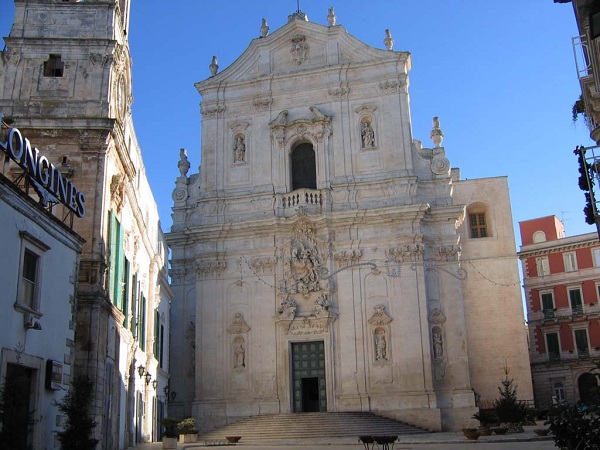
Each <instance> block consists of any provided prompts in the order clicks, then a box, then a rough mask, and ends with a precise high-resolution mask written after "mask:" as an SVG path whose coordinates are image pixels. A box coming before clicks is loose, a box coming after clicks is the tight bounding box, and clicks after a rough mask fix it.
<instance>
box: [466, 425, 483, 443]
mask: <svg viewBox="0 0 600 450" xmlns="http://www.w3.org/2000/svg"><path fill="white" fill-rule="evenodd" d="M462 432H463V434H464V435H465V437H466V438H467V439H470V440H471V441H476V440H477V438H479V436H480V433H479V429H477V428H463V429H462Z"/></svg>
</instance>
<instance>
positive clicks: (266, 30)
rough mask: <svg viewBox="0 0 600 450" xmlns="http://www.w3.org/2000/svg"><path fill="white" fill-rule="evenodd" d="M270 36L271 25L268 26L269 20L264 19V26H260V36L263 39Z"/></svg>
mask: <svg viewBox="0 0 600 450" xmlns="http://www.w3.org/2000/svg"><path fill="white" fill-rule="evenodd" d="M268 34H269V25H268V24H267V19H265V18H264V17H263V20H262V25H261V26H260V35H261V37H267V35H268Z"/></svg>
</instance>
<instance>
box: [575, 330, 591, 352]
mask: <svg viewBox="0 0 600 450" xmlns="http://www.w3.org/2000/svg"><path fill="white" fill-rule="evenodd" d="M575 346H576V347H577V357H578V358H589V357H590V346H589V343H588V335H587V330H575Z"/></svg>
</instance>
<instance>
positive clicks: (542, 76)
mask: <svg viewBox="0 0 600 450" xmlns="http://www.w3.org/2000/svg"><path fill="white" fill-rule="evenodd" d="M330 6H334V8H335V12H336V15H337V24H338V25H342V26H344V27H345V28H346V30H347V31H348V32H349V33H350V34H352V35H354V36H355V37H357V38H358V39H360V40H362V41H363V42H365V43H367V44H369V45H372V46H374V47H377V48H384V46H383V38H384V30H385V29H386V28H389V29H390V31H391V33H392V35H393V37H394V40H395V45H394V50H402V51H409V52H411V56H412V63H413V70H412V71H411V73H410V74H409V76H410V87H409V94H410V98H411V113H412V124H413V130H412V131H413V138H415V139H419V140H421V141H423V143H424V145H426V146H430V145H431V141H430V140H429V131H430V129H431V119H432V117H433V116H439V117H440V121H441V127H442V129H443V130H444V133H445V139H444V147H445V149H446V154H447V156H448V158H449V159H450V162H451V164H452V166H453V167H459V168H460V169H461V176H462V178H469V179H472V178H481V177H494V176H504V175H507V176H508V180H509V186H510V193H511V201H512V213H513V219H514V222H515V230H516V231H515V232H516V236H515V238H516V242H517V245H518V244H519V242H520V236H519V234H518V228H517V222H518V221H521V220H527V219H531V218H535V217H541V216H546V215H552V214H555V215H557V216H558V217H559V218H562V219H563V220H564V222H565V227H566V231H567V235H574V234H580V233H588V232H593V231H595V228H594V227H592V226H589V225H586V224H585V222H584V217H583V213H582V209H583V207H584V197H583V193H582V192H581V191H580V190H579V188H578V187H577V161H576V158H575V156H574V155H573V153H572V151H573V149H574V148H575V146H576V145H586V146H588V145H592V144H593V143H592V141H591V140H590V139H589V133H588V130H587V128H586V127H585V125H584V123H583V121H581V120H580V121H578V122H576V123H573V121H572V119H571V107H572V105H573V103H574V102H575V100H576V99H577V98H578V96H579V93H580V88H579V84H578V80H577V73H576V69H575V63H574V57H573V49H572V44H571V38H572V37H573V36H576V35H577V29H576V26H575V19H574V15H573V8H572V5H571V4H555V3H553V1H552V0H504V1H497V2H490V1H483V0H446V1H442V0H419V1H408V0H404V1H399V0H371V1H370V2H368V3H366V2H363V1H359V0H328V1H327V2H324V1H319V0H301V2H300V7H301V9H302V11H304V12H306V13H307V14H308V17H309V20H311V21H313V22H316V23H321V24H326V23H327V22H326V15H327V10H328V8H329V7H330ZM295 10H296V0H269V1H267V0H253V1H248V0H228V1H222V2H220V3H219V2H209V1H206V0H175V1H164V0H133V2H132V7H131V23H130V29H129V32H128V36H129V40H130V47H131V53H132V57H133V95H134V103H133V106H132V111H133V119H134V123H135V128H136V133H137V137H138V141H139V143H140V146H141V148H142V154H143V156H144V163H145V166H146V171H147V174H148V178H149V180H150V184H151V186H152V189H153V191H154V195H155V198H156V201H157V203H158V205H159V212H160V215H161V220H162V224H163V228H164V229H165V231H168V230H169V228H170V225H171V222H172V221H171V216H170V214H171V206H172V200H171V192H172V190H173V187H174V182H175V178H176V177H177V176H178V175H179V172H178V170H177V161H178V159H179V148H180V147H185V148H187V150H188V157H189V160H190V162H191V164H192V169H191V170H190V173H192V172H197V167H198V165H199V164H200V131H201V130H200V127H201V116H200V112H199V102H200V100H201V99H200V96H199V94H198V93H197V91H196V89H195V88H194V83H195V82H198V81H200V80H203V79H205V78H206V77H208V75H209V70H208V65H209V64H210V61H211V58H212V56H213V55H217V56H218V58H219V65H220V70H223V69H225V68H226V67H227V66H229V65H230V64H231V63H232V62H233V61H234V60H235V59H236V58H237V57H238V56H239V55H240V54H241V53H242V52H243V51H244V50H245V49H246V47H247V46H248V45H249V43H250V41H251V40H252V39H253V38H255V37H258V36H259V28H260V25H261V18H263V17H265V18H266V19H267V20H268V23H269V26H270V27H271V32H273V31H274V30H276V29H277V28H279V27H281V26H283V25H284V24H285V23H286V22H287V16H288V15H289V14H291V13H292V12H294V11H295ZM13 11H14V5H13V0H0V34H1V35H2V36H6V35H8V32H9V30H10V23H11V22H12V19H13Z"/></svg>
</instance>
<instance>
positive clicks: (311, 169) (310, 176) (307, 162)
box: [291, 142, 317, 190]
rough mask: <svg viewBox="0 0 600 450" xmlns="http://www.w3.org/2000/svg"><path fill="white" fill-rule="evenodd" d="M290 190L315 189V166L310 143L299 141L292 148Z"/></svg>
mask: <svg viewBox="0 0 600 450" xmlns="http://www.w3.org/2000/svg"><path fill="white" fill-rule="evenodd" d="M291 162H292V190H296V189H317V168H316V163H315V151H314V149H313V146H312V144H309V143H306V142H304V143H301V144H299V145H297V146H296V147H294V148H293V149H292V155H291Z"/></svg>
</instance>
